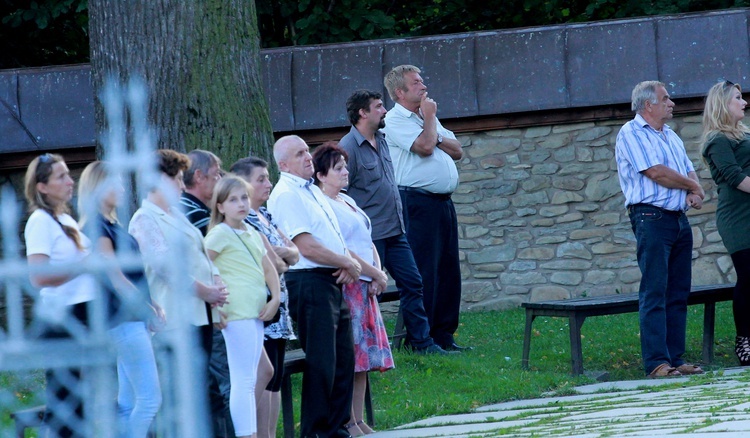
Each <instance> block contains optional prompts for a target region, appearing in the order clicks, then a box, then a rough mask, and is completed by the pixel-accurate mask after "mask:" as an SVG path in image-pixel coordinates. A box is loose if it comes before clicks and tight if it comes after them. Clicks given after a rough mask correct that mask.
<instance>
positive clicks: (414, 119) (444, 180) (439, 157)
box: [383, 103, 458, 194]
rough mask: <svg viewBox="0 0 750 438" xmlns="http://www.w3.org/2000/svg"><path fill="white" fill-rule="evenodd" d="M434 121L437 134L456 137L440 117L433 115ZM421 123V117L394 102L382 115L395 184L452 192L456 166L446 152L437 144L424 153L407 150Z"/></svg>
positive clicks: (456, 183)
mask: <svg viewBox="0 0 750 438" xmlns="http://www.w3.org/2000/svg"><path fill="white" fill-rule="evenodd" d="M435 123H436V124H437V132H438V134H440V135H442V136H443V137H444V138H450V139H453V140H455V139H456V136H455V135H454V134H453V132H451V131H449V130H447V129H445V128H443V125H441V124H440V120H437V118H435ZM423 126H424V120H422V118H421V117H419V116H418V115H417V114H415V113H413V112H411V111H409V110H408V109H406V108H404V107H403V106H402V105H401V104H398V103H397V104H396V106H394V107H393V109H392V110H390V111H388V113H387V114H386V115H385V128H383V132H384V133H385V140H386V141H387V142H388V147H389V148H390V149H389V150H390V152H391V157H392V158H393V168H394V170H395V174H396V184H397V185H399V186H407V187H415V188H420V189H423V190H427V191H428V192H432V193H444V194H449V193H453V191H454V190H456V187H458V169H457V168H456V163H455V162H454V161H453V158H451V157H450V155H448V154H447V153H446V152H445V151H443V150H442V149H440V148H438V147H435V150H434V151H433V153H432V155H430V156H428V157H421V156H419V155H417V154H415V153H413V152H411V147H412V145H413V144H414V141H415V140H416V139H417V137H419V135H420V134H421V133H422V131H423Z"/></svg>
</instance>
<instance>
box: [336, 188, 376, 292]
mask: <svg viewBox="0 0 750 438" xmlns="http://www.w3.org/2000/svg"><path fill="white" fill-rule="evenodd" d="M339 197H340V198H341V199H343V200H344V202H345V203H343V202H340V201H337V200H335V199H331V198H329V197H328V196H326V199H327V200H328V203H329V204H331V207H332V208H333V211H334V213H336V219H338V221H339V225H340V226H341V234H342V235H343V236H344V241H345V242H346V247H347V248H348V249H349V251H351V252H353V253H354V254H357V255H358V256H359V257H360V258H361V259H362V260H364V261H365V262H367V263H369V264H370V265H374V264H375V257H374V254H373V252H372V224H371V223H370V218H369V217H367V214H366V213H365V212H364V210H362V209H361V208H359V207H358V206H357V203H356V202H354V199H352V198H350V197H349V196H346V195H345V194H343V193H339ZM352 208H354V209H355V210H356V211H354V210H352ZM359 278H360V279H361V280H365V281H372V277H369V276H367V275H360V276H359Z"/></svg>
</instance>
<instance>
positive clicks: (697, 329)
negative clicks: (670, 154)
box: [0, 302, 737, 436]
mask: <svg viewBox="0 0 750 438" xmlns="http://www.w3.org/2000/svg"><path fill="white" fill-rule="evenodd" d="M524 318H525V316H524V312H523V310H522V309H517V310H511V311H505V312H481V313H464V314H462V315H461V325H460V327H459V329H458V332H457V334H456V335H457V336H456V340H457V342H458V343H459V344H462V345H471V346H474V347H475V349H474V351H471V352H467V353H463V354H460V355H454V356H450V357H435V356H416V355H412V354H409V353H405V352H399V351H396V352H394V356H395V362H396V368H395V369H393V370H391V371H388V372H385V373H378V372H374V373H371V374H370V382H371V385H372V398H373V405H374V409H375V420H376V429H378V430H384V429H390V428H393V427H396V426H399V425H402V424H405V423H410V422H414V421H417V420H421V419H424V418H428V417H431V416H435V415H447V414H456V413H466V412H469V411H471V410H472V409H473V408H476V407H479V406H483V405H488V404H492V403H499V402H504V401H509V400H517V399H526V398H535V397H540V396H543V395H547V394H549V393H554V394H556V395H566V394H571V393H573V388H574V387H575V386H577V385H581V384H587V383H592V382H593V380H592V379H591V378H588V377H585V376H580V377H575V378H574V377H572V376H571V375H570V341H569V332H568V326H567V325H568V320H567V319H565V318H551V317H547V318H545V317H538V318H537V319H536V320H535V321H534V327H533V328H534V333H533V338H532V341H531V356H530V365H531V367H530V368H531V369H530V370H529V371H524V370H522V369H521V351H522V348H523V327H524ZM386 324H387V325H388V328H389V333H390V332H392V327H393V321H392V320H390V319H389V320H387V321H386ZM638 331H639V330H638V315H637V314H635V313H631V314H623V315H612V316H599V317H593V318H588V319H587V320H586V323H585V324H584V325H583V327H582V333H583V337H584V338H583V356H584V359H583V360H584V368H585V369H586V370H596V371H607V372H608V373H609V380H611V381H614V380H631V379H642V378H643V377H644V373H643V369H642V364H641V359H640V341H639V337H638ZM734 333H735V332H734V322H733V320H732V308H731V303H730V302H725V303H719V304H717V306H716V344H715V359H714V363H713V364H712V365H711V366H704V369H711V370H720V369H722V368H724V367H731V366H736V365H737V360H736V358H735V356H734ZM702 336H703V307H702V306H690V307H689V308H688V333H687V355H686V360H687V361H689V362H697V363H700V356H701V350H702V342H703V341H702ZM301 386H302V385H301V381H300V375H295V376H293V388H294V405H295V410H296V411H297V412H296V416H295V419H296V420H297V423H298V422H299V400H300V398H299V391H300V389H301ZM42 388H43V376H41V373H35V374H32V375H31V376H30V377H25V378H21V377H19V376H18V375H16V374H11V373H2V374H0V397H2V398H0V406H2V408H1V411H0V427H2V428H3V429H4V428H6V427H8V426H9V425H10V419H9V413H10V412H11V411H14V410H17V409H22V408H23V407H27V406H33V405H36V404H39V402H38V398H37V397H35V396H34V395H33V392H34V391H41V390H42ZM9 398H12V400H10V399H9ZM5 430H8V429H5ZM279 436H281V427H279Z"/></svg>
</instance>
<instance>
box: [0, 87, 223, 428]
mask: <svg viewBox="0 0 750 438" xmlns="http://www.w3.org/2000/svg"><path fill="white" fill-rule="evenodd" d="M100 98H101V100H102V102H103V104H104V107H105V113H106V116H107V123H108V127H107V130H106V131H105V132H104V134H103V136H102V139H101V140H102V143H103V144H104V145H105V147H104V150H105V157H104V159H105V161H107V162H108V163H110V165H111V167H110V169H112V171H113V172H112V173H113V174H114V175H116V177H117V178H121V180H122V181H123V182H124V183H125V186H126V187H128V186H130V187H132V190H126V191H125V192H126V193H125V199H124V200H123V202H122V203H121V207H120V208H119V209H118V217H119V218H120V219H121V221H122V222H123V223H124V226H125V227H126V228H127V223H128V220H129V218H130V217H131V216H132V214H133V212H134V211H133V205H134V202H133V200H134V199H142V198H143V197H144V196H145V194H146V193H147V192H148V190H149V188H152V187H158V185H159V184H160V178H159V176H158V173H157V172H156V167H155V165H154V160H153V156H154V155H153V150H154V145H155V144H156V141H155V133H154V131H153V130H152V129H151V128H150V127H149V125H148V122H147V120H148V119H147V108H148V102H147V93H146V91H145V86H144V85H143V83H142V82H139V81H137V80H134V81H131V82H130V83H129V84H127V85H126V86H123V85H119V84H117V83H116V82H114V81H111V80H110V81H108V84H107V85H106V87H105V90H104V92H103V93H102V95H101V96H100ZM126 120H128V121H129V123H130V129H127V124H126ZM91 208H95V207H94V206H91ZM91 213H94V211H92V212H91ZM94 216H95V214H90V215H89V217H94ZM23 218H24V212H23V203H21V202H19V200H18V199H17V197H16V194H15V192H14V190H13V189H12V188H11V187H8V186H6V187H3V188H2V190H1V191H0V232H2V254H3V258H2V260H0V293H2V299H3V300H4V302H5V308H4V309H2V312H3V314H2V315H0V319H2V320H3V321H4V325H3V326H2V327H0V409H1V410H2V411H3V412H2V414H5V415H7V414H8V413H10V412H14V411H18V410H21V409H26V408H30V407H33V406H34V405H41V404H44V403H45V402H50V401H47V400H45V391H44V386H45V383H44V379H43V370H45V369H49V368H70V367H74V368H80V369H81V374H82V378H81V380H80V383H78V384H73V385H72V386H74V387H72V388H69V389H70V390H73V391H76V392H78V393H79V394H81V395H82V397H83V399H84V421H83V423H81V424H74V422H73V420H72V418H73V416H72V415H71V416H69V417H67V418H65V417H64V416H61V417H63V418H62V419H63V421H66V422H68V425H69V426H70V427H71V428H73V429H75V430H77V431H79V432H80V434H81V435H82V436H86V437H102V438H107V437H116V436H118V435H117V415H116V408H117V407H116V395H117V373H116V356H115V353H114V350H113V348H112V342H111V340H110V338H109V336H108V331H107V330H108V327H107V311H106V309H107V307H106V303H105V301H106V300H105V299H104V298H103V297H104V296H105V295H104V294H103V293H102V291H101V290H100V291H99V298H100V299H97V300H94V301H92V302H90V304H89V306H88V311H89V315H90V326H89V327H88V328H86V327H83V326H82V325H81V324H79V323H78V322H77V321H76V320H75V319H74V318H72V317H70V316H66V317H65V318H64V319H63V321H64V325H65V327H66V328H67V329H68V330H69V331H70V332H71V334H72V336H71V337H70V338H65V339H40V335H41V333H42V330H43V328H44V322H45V321H46V320H48V319H49V318H53V317H55V315H50V314H48V313H49V312H45V310H46V309H44V307H43V306H40V305H39V303H40V301H39V300H38V292H37V291H36V290H35V289H34V288H33V287H32V286H31V284H30V281H29V274H30V273H33V271H31V270H30V268H29V266H28V265H27V263H26V260H25V258H24V257H23V256H22V248H23V246H22V244H21V241H20V233H19V230H20V229H21V222H22V220H23ZM87 237H89V238H90V239H91V240H92V241H96V238H97V237H98V236H87ZM169 237H172V238H173V237H174V236H169ZM169 244H170V247H172V248H175V249H176V250H175V251H174V254H175V256H174V257H172V258H171V262H172V263H170V265H169V270H170V274H171V275H170V278H171V279H172V281H173V284H172V286H173V287H174V290H175V291H179V292H180V293H184V294H186V295H187V294H190V293H192V287H191V284H190V283H191V282H190V280H189V273H186V272H183V271H182V267H183V266H184V263H183V261H182V259H181V257H180V255H181V254H183V253H184V252H183V251H180V247H181V245H182V243H181V242H180V241H179V240H174V241H170V242H169ZM118 247H119V248H125V247H126V246H125V245H119V246H118ZM113 263H116V264H118V265H119V266H120V267H125V268H127V267H128V266H132V265H133V264H134V263H139V258H137V257H134V255H133V254H129V253H127V252H122V253H118V254H117V257H116V259H115V260H108V259H107V258H104V257H97V256H96V253H95V252H94V253H93V254H92V256H91V257H88V258H87V259H86V263H85V264H79V265H59V266H55V267H54V268H53V267H49V266H48V267H45V268H44V269H45V272H54V271H63V272H66V273H81V272H88V273H94V274H99V275H104V274H103V273H104V272H105V271H106V270H107V268H108V267H111V266H112V264H113ZM179 301H181V302H185V301H186V300H179ZM29 302H31V303H33V305H32V306H31V312H29V309H27V307H29V306H28V303H29ZM179 313H181V314H179ZM179 313H178V314H175V315H170V317H171V318H172V321H175V322H177V329H175V330H173V331H170V332H169V333H164V334H160V335H158V336H156V337H155V338H154V347H155V351H156V354H157V363H158V368H159V377H160V380H161V387H162V395H163V402H162V408H161V409H160V411H159V414H158V415H157V419H156V421H155V425H154V429H155V430H156V431H157V435H158V436H159V437H188V438H191V437H195V438H203V437H206V436H208V435H209V433H208V430H207V428H206V427H207V424H208V423H207V414H206V411H205V409H203V406H206V405H207V402H206V401H205V400H204V397H205V394H206V391H205V390H203V388H204V387H205V384H204V383H203V382H204V381H205V377H204V376H203V374H202V373H203V372H204V370H205V368H206V367H205V366H204V365H203V364H201V360H200V359H197V358H201V357H202V352H201V351H199V350H200V346H199V345H198V342H197V340H198V337H197V335H196V333H195V330H194V329H193V328H192V327H191V326H190V325H189V324H188V322H187V319H186V316H185V315H187V312H179ZM72 381H73V382H75V379H73V380H72ZM0 418H2V417H0ZM13 430H14V425H13V424H12V422H2V421H0V436H12V435H13V434H12V431H13Z"/></svg>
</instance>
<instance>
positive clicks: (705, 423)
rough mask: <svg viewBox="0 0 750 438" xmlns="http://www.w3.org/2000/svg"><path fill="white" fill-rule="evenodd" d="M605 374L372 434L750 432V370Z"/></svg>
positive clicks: (377, 437)
mask: <svg viewBox="0 0 750 438" xmlns="http://www.w3.org/2000/svg"><path fill="white" fill-rule="evenodd" d="M745 371H746V370H745V369H743V368H731V369H727V370H725V371H724V372H723V373H709V374H707V375H703V376H694V377H680V378H672V379H659V380H632V381H623V382H605V383H598V384H594V385H587V386H581V387H577V388H575V392H576V393H577V395H571V396H565V397H549V398H539V399H532V400H518V401H512V402H507V403H500V404H496V405H491V406H485V407H482V408H479V409H476V410H475V411H474V412H472V413H469V414H463V415H447V416H442V417H434V418H429V419H426V420H422V421H418V422H416V423H411V424H406V425H404V426H401V427H399V428H397V429H394V430H390V431H383V432H378V433H375V434H373V435H370V437H372V438H406V437H409V438H412V437H413V438H418V437H474V438H479V437H495V436H514V437H587V438H588V437H591V438H593V437H611V436H614V437H627V436H638V437H662V436H664V435H669V436H670V437H672V436H675V437H705V438H707V437H721V438H727V437H742V436H748V437H750V372H745Z"/></svg>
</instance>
